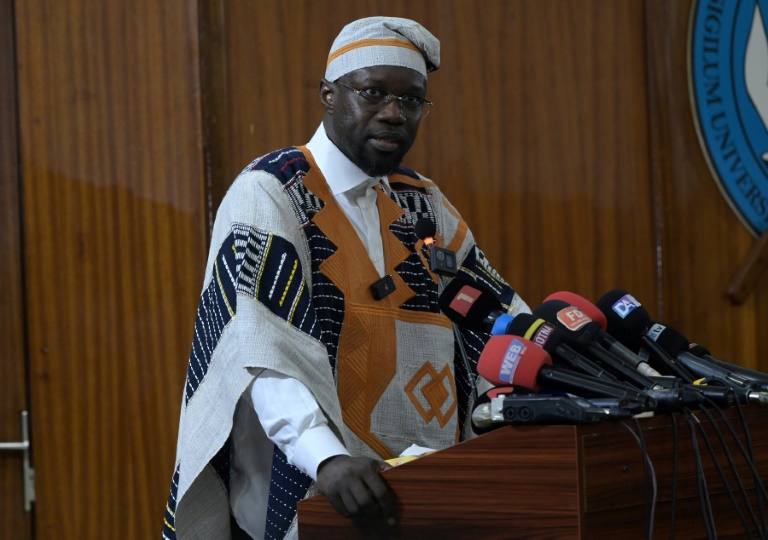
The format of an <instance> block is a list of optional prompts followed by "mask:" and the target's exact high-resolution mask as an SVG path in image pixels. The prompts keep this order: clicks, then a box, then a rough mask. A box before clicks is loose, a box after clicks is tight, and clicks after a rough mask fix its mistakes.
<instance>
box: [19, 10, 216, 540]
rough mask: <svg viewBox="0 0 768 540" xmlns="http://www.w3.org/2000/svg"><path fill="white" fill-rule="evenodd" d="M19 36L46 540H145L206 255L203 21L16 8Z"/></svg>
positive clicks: (40, 498) (168, 462)
mask: <svg viewBox="0 0 768 540" xmlns="http://www.w3.org/2000/svg"><path fill="white" fill-rule="evenodd" d="M16 32H17V40H18V54H19V79H18V85H19V95H20V98H21V99H20V109H19V118H20V120H19V122H20V126H21V130H20V135H21V162H22V169H23V189H24V207H23V211H24V238H25V241H24V244H25V253H24V257H25V277H26V280H27V283H28V288H27V301H26V310H27V313H26V316H27V319H26V320H27V325H28V335H29V363H30V369H31V377H30V378H31V393H32V395H31V400H32V411H33V428H34V429H33V435H34V439H35V445H36V451H35V465H36V472H37V480H38V490H37V504H36V511H37V516H36V532H37V537H38V538H57V539H62V538H71V539H76V538H97V537H103V536H110V537H120V538H148V537H151V536H153V535H159V534H160V529H161V526H162V516H163V508H164V504H165V499H166V498H167V494H168V489H169V487H170V478H171V474H172V472H173V458H174V450H173V449H174V448H175V441H176V432H177V429H178V420H179V403H180V399H181V392H182V388H183V380H184V375H185V369H186V368H185V365H186V357H187V355H188V353H189V347H190V344H191V342H192V331H193V324H194V318H195V308H196V305H197V299H198V295H199V291H200V290H201V286H202V275H203V269H204V268H203V267H204V263H205V253H206V246H205V231H206V223H205V203H204V185H203V174H202V170H201V166H202V156H201V149H200V139H201V127H200V108H199V107H200V102H199V71H198V56H199V55H198V48H197V43H198V33H197V18H196V9H195V5H194V4H190V2H184V1H181V0H175V1H171V2H154V1H149V0H139V1H137V2H131V3H126V2H120V3H112V2H108V3H107V2H100V1H93V0H87V1H83V2H59V1H50V0H32V1H29V2H17V3H16ZM118 516H119V517H118Z"/></svg>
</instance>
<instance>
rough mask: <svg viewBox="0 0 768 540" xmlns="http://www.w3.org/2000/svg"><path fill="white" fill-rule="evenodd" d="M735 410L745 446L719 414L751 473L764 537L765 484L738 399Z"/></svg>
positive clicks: (722, 414)
mask: <svg viewBox="0 0 768 540" xmlns="http://www.w3.org/2000/svg"><path fill="white" fill-rule="evenodd" d="M735 405H736V410H737V412H738V414H739V419H740V421H741V426H742V429H743V431H744V439H745V443H746V445H747V448H744V445H743V444H742V443H741V439H740V438H739V436H738V435H737V434H736V430H735V429H734V428H733V426H732V425H731V423H730V422H729V421H728V420H727V418H725V413H724V412H722V411H720V414H721V416H722V417H723V419H724V420H725V425H726V426H727V427H728V430H729V432H730V433H731V436H732V437H733V440H734V441H735V442H736V444H737V445H738V447H739V450H740V452H741V454H742V456H744V460H745V462H746V464H747V466H748V467H749V470H750V472H751V473H752V479H753V480H754V482H755V491H756V496H757V502H758V509H759V511H760V518H761V521H762V524H763V527H762V535H763V537H764V538H765V537H766V536H767V535H768V529H767V528H766V524H765V512H764V511H763V500H764V498H765V499H768V493H766V491H765V486H764V485H763V482H762V480H761V479H760V473H759V472H758V470H757V467H756V465H755V454H754V449H753V447H752V435H751V434H750V432H749V426H748V425H747V418H746V416H745V415H744V409H743V407H742V405H741V403H739V400H736V404H735Z"/></svg>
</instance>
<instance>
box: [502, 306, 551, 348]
mask: <svg viewBox="0 0 768 540" xmlns="http://www.w3.org/2000/svg"><path fill="white" fill-rule="evenodd" d="M507 334H510V335H513V336H521V337H524V338H525V339H528V340H530V341H531V342H532V343H533V344H534V345H538V346H539V347H541V348H542V349H544V350H545V351H547V352H548V353H549V354H550V355H553V354H555V351H556V349H557V346H558V345H560V344H561V343H562V342H563V340H564V337H563V333H562V332H561V331H560V330H558V329H557V328H555V327H554V326H553V325H551V324H549V323H548V322H547V321H545V320H544V319H540V318H538V317H535V316H534V315H531V314H529V313H521V314H519V315H518V316H517V317H515V319H514V320H513V321H512V323H510V324H509V326H507Z"/></svg>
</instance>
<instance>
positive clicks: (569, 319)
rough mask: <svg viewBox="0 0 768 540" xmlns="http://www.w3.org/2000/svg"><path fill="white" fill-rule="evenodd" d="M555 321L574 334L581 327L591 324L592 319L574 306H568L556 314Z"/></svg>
mask: <svg viewBox="0 0 768 540" xmlns="http://www.w3.org/2000/svg"><path fill="white" fill-rule="evenodd" d="M557 320H558V321H560V322H561V323H563V324H564V325H565V326H566V327H567V328H568V329H569V330H573V331H574V332H575V331H576V330H578V329H579V328H581V327H582V326H584V325H586V324H589V323H591V322H592V319H590V318H589V317H587V315H586V314H585V313H584V312H583V311H581V310H580V309H579V308H577V307H574V306H568V307H565V308H563V309H561V310H560V311H558V312H557Z"/></svg>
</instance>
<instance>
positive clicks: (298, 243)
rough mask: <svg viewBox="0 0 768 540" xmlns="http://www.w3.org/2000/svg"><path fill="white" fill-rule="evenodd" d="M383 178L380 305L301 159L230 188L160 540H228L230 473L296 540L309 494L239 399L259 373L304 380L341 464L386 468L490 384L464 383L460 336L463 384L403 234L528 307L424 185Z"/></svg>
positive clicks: (320, 183)
mask: <svg viewBox="0 0 768 540" xmlns="http://www.w3.org/2000/svg"><path fill="white" fill-rule="evenodd" d="M388 178H389V182H390V186H391V188H392V193H391V195H390V196H387V195H386V194H385V193H384V191H383V190H379V192H378V195H377V206H378V211H379V215H380V219H381V234H382V239H383V247H384V256H385V264H386V272H387V273H388V274H390V275H391V276H392V277H393V279H394V282H395V285H396V288H395V291H394V292H393V293H392V294H390V295H389V296H386V297H385V298H383V299H381V300H375V299H374V298H373V296H372V294H371V291H370V285H371V284H372V283H373V282H375V281H376V280H378V279H379V275H378V273H377V271H376V269H375V268H374V266H373V264H372V262H371V260H370V259H369V258H368V256H367V253H366V251H365V248H364V247H363V245H362V242H361V241H360V239H359V237H358V236H357V234H356V232H355V230H354V228H353V227H352V225H351V224H350V222H349V221H348V220H347V218H346V216H345V215H344V214H343V212H342V210H341V209H340V208H339V206H338V204H337V203H336V202H335V200H334V198H333V196H332V194H331V192H330V190H329V188H328V185H327V183H326V181H325V179H324V177H323V175H322V173H321V172H320V170H319V169H318V168H317V166H316V165H315V163H314V161H313V159H312V156H311V154H310V153H309V151H308V150H306V148H297V147H291V148H287V149H284V150H280V151H277V152H274V153H271V154H268V155H266V156H263V157H261V158H259V159H257V160H255V161H254V162H253V163H251V164H250V165H249V166H248V167H247V168H246V169H245V170H244V171H243V172H242V173H241V174H240V175H239V176H238V178H237V179H236V180H235V182H234V183H233V185H232V187H231V188H230V189H229V191H228V193H227V195H226V196H225V198H224V200H223V202H222V204H221V207H220V208H219V211H218V214H217V217H216V222H215V225H214V230H213V236H212V241H211V250H210V254H209V260H208V265H207V269H206V275H205V281H204V288H203V291H202V295H201V300H200V304H199V308H198V314H197V320H196V322H195V335H194V343H193V347H192V352H191V354H190V359H189V366H188V371H187V380H186V385H185V392H184V397H183V402H182V409H181V418H180V423H179V437H178V447H177V456H176V468H175V472H174V474H173V479H172V485H171V493H170V497H169V500H168V505H167V507H166V515H165V523H164V529H163V534H164V536H165V537H167V538H177V537H178V538H184V539H186V538H205V539H209V538H217V539H218V538H228V537H229V534H230V506H229V487H230V478H231V475H234V474H239V475H241V476H240V477H239V480H238V482H239V483H240V485H242V484H243V482H245V484H246V485H248V486H250V489H251V495H252V496H253V497H255V499H254V500H257V501H260V504H256V505H254V506H256V507H255V508H254V509H253V512H256V513H258V518H259V519H260V520H261V519H262V516H263V522H264V524H265V525H264V536H265V537H266V538H283V537H295V535H296V519H295V518H296V503H297V502H298V501H299V500H301V499H302V498H305V497H307V496H308V495H311V494H314V493H315V492H316V490H313V488H314V484H313V482H312V480H311V478H309V477H308V476H307V475H305V474H304V473H302V472H301V471H300V470H299V469H297V468H296V467H294V466H292V465H290V464H289V463H288V462H287V461H286V458H285V455H284V454H283V453H282V452H281V451H280V450H279V449H278V448H277V447H276V446H275V445H274V444H273V443H272V442H271V441H269V439H268V438H267V437H266V435H265V434H264V431H263V429H262V428H261V425H260V424H259V422H258V418H257V417H256V413H255V412H254V411H253V409H252V406H251V405H250V404H249V401H250V399H249V392H246V390H247V389H249V386H250V384H251V382H252V381H253V379H254V377H255V376H256V375H258V373H259V372H260V371H262V370H263V369H271V370H275V371H278V372H281V373H284V374H286V375H288V376H290V377H294V378H296V379H297V380H299V381H301V382H302V383H303V384H305V385H306V386H307V387H308V388H309V389H310V390H311V391H312V393H313V394H314V396H315V398H316V399H317V402H318V404H319V405H320V407H321V408H322V410H323V412H324V413H325V415H326V416H327V418H328V423H329V426H330V427H331V429H332V430H333V431H334V432H335V433H336V434H337V435H338V437H339V438H340V440H342V441H343V443H344V444H345V446H346V447H347V449H348V450H349V451H350V453H351V454H353V455H366V456H371V457H374V458H378V459H389V458H392V457H395V456H397V455H399V454H400V453H401V452H402V451H403V450H404V449H405V448H407V447H408V446H410V445H411V444H413V443H416V444H419V445H421V446H425V447H429V448H438V449H439V448H445V447H447V446H450V445H452V444H455V443H456V442H458V441H460V440H461V439H462V438H466V437H470V436H472V433H471V424H470V419H469V414H468V413H469V412H471V406H472V403H471V383H470V378H471V379H472V380H477V385H478V387H479V390H480V391H481V392H482V391H483V390H485V389H487V388H488V387H489V386H490V385H488V383H486V382H485V381H483V380H482V379H476V377H477V375H476V372H475V369H476V366H477V360H478V358H479V355H480V352H481V350H482V347H483V345H484V342H485V340H487V338H488V336H487V335H484V334H477V333H474V332H471V331H462V338H463V341H464V344H465V349H466V352H467V355H468V357H469V364H470V370H471V371H472V372H471V373H467V370H466V369H465V363H464V362H463V360H462V359H461V357H460V355H459V354H458V348H457V347H456V344H455V341H454V333H453V329H452V325H451V323H450V321H449V320H448V319H447V318H446V317H445V316H444V315H442V314H441V313H440V310H439V307H438V303H437V300H438V296H439V290H440V287H439V285H440V283H439V279H438V277H437V276H435V275H434V274H432V273H431V272H430V271H429V264H428V261H427V260H426V258H425V255H426V251H425V250H424V249H423V248H424V246H423V242H422V241H421V240H420V239H419V238H417V236H416V234H415V232H414V223H416V221H418V220H419V219H420V218H424V217H427V218H429V219H431V220H433V221H434V222H435V223H436V225H437V235H436V238H437V240H438V242H439V243H440V244H441V245H443V246H444V247H447V248H449V249H451V250H453V251H455V252H456V253H457V260H458V261H460V264H461V266H460V271H459V276H460V277H462V278H463V279H468V280H471V281H477V282H479V283H482V284H483V285H485V286H486V287H488V288H490V289H491V290H493V291H494V293H495V294H497V295H498V297H499V299H500V300H501V302H502V304H503V305H504V306H505V307H506V308H507V309H508V310H509V312H510V313H512V314H515V313H518V312H520V311H529V310H528V306H527V305H526V304H525V302H523V301H522V300H521V299H520V297H519V296H518V295H517V294H516V293H515V291H514V290H513V289H512V288H511V287H510V286H509V285H507V284H506V283H505V282H504V281H503V279H502V278H501V277H500V276H499V274H498V273H497V272H496V271H495V270H494V269H493V268H492V267H491V266H490V265H489V264H488V262H487V261H486V259H485V257H484V255H483V253H482V252H481V251H480V249H479V248H477V246H476V245H475V243H474V240H473V237H472V234H471V233H470V231H469V230H468V229H467V226H466V224H465V223H464V221H463V220H462V219H461V217H460V216H459V214H458V212H457V211H456V210H455V209H454V207H453V206H451V204H450V203H449V202H448V201H447V200H446V199H445V197H444V196H443V195H442V193H441V192H440V190H439V189H438V188H437V187H436V186H435V184H434V183H432V182H431V181H429V180H427V179H425V178H424V177H422V176H420V175H419V174H417V173H415V172H414V171H411V170H409V169H405V168H401V169H400V170H399V171H398V173H397V174H394V175H391V176H389V177H388ZM236 410H237V414H235V413H236ZM233 445H237V449H238V451H240V450H243V448H244V447H247V449H248V451H249V452H251V454H252V455H253V456H254V458H253V460H252V463H249V465H248V470H242V467H240V468H238V467H233V465H232V464H231V463H230V457H231V455H232V453H233ZM239 455H242V453H240V454H239ZM243 475H246V476H243ZM244 479H245V480H244Z"/></svg>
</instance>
